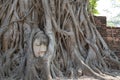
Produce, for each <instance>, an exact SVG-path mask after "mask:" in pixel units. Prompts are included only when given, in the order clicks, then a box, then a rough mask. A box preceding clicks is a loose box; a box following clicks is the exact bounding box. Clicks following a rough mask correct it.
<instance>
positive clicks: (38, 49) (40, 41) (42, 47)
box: [33, 34, 48, 57]
mask: <svg viewBox="0 0 120 80" xmlns="http://www.w3.org/2000/svg"><path fill="white" fill-rule="evenodd" d="M47 44H48V42H47V37H46V36H45V35H43V34H41V35H39V37H37V38H36V39H35V40H34V42H33V50H34V54H35V57H39V56H40V57H43V56H44V55H45V53H46V51H47Z"/></svg>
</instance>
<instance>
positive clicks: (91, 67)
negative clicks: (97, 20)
mask: <svg viewBox="0 0 120 80" xmlns="http://www.w3.org/2000/svg"><path fill="white" fill-rule="evenodd" d="M87 6H88V0H0V80H7V79H8V80H51V79H58V78H60V79H70V78H74V79H78V78H80V77H81V76H84V75H86V76H93V77H95V78H98V79H109V78H108V77H106V76H108V75H109V76H111V77H110V79H111V78H113V79H114V77H113V76H117V75H116V74H115V73H114V72H113V71H117V72H119V69H120V61H119V58H118V57H117V56H116V55H115V54H114V53H113V52H112V51H111V50H110V49H109V48H108V46H107V45H106V43H105V42H104V40H103V38H102V37H101V35H100V34H99V32H98V31H97V30H96V27H95V25H93V24H92V22H91V21H90V19H89V15H88V12H87Z"/></svg>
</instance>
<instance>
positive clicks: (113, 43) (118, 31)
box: [94, 16, 120, 53]
mask: <svg viewBox="0 0 120 80" xmlns="http://www.w3.org/2000/svg"><path fill="white" fill-rule="evenodd" d="M94 19H95V23H96V26H97V29H98V31H99V32H100V34H101V35H102V37H103V38H104V40H105V41H106V43H107V44H108V46H109V48H110V49H111V50H112V51H114V52H116V53H120V27H110V26H106V17H105V16H95V18H94Z"/></svg>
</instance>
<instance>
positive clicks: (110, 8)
mask: <svg viewBox="0 0 120 80" xmlns="http://www.w3.org/2000/svg"><path fill="white" fill-rule="evenodd" d="M113 4H115V5H120V1H118V0H99V1H98V2H97V5H98V6H97V8H96V9H97V10H98V12H99V14H98V15H100V16H106V17H107V20H108V21H109V20H110V19H112V18H113V17H114V16H116V15H117V14H119V13H120V9H119V8H118V7H115V5H113Z"/></svg>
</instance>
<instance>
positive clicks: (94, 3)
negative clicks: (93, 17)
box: [88, 0, 99, 14]
mask: <svg viewBox="0 0 120 80" xmlns="http://www.w3.org/2000/svg"><path fill="white" fill-rule="evenodd" d="M97 1H98V0H89V6H88V11H89V13H92V14H99V12H98V10H97V9H96V7H97Z"/></svg>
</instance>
